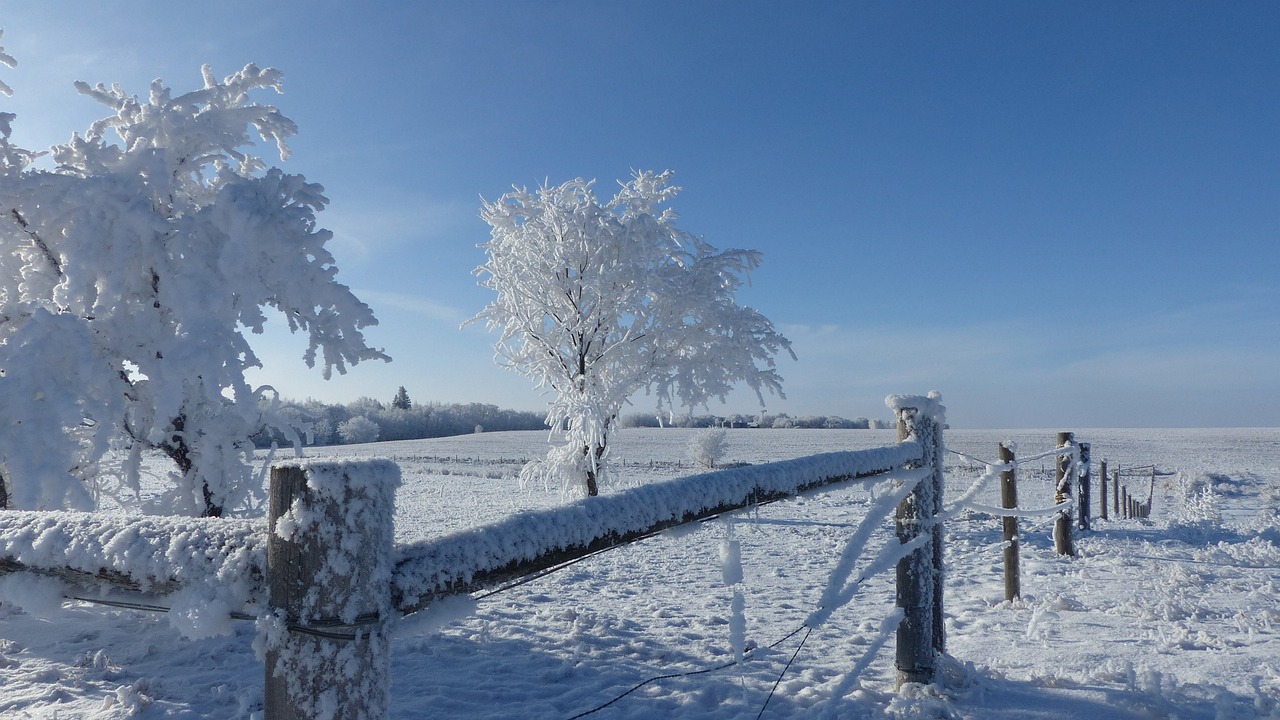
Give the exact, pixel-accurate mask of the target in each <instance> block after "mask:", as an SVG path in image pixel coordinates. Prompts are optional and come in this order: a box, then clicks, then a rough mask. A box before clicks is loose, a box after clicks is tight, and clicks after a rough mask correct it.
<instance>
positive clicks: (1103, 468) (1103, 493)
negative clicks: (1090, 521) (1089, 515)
mask: <svg viewBox="0 0 1280 720" xmlns="http://www.w3.org/2000/svg"><path fill="white" fill-rule="evenodd" d="M1098 491H1099V492H1098V509H1099V510H1100V511H1101V514H1102V519H1103V520H1106V519H1107V461H1106V460H1103V461H1102V462H1101V463H1099V468H1098Z"/></svg>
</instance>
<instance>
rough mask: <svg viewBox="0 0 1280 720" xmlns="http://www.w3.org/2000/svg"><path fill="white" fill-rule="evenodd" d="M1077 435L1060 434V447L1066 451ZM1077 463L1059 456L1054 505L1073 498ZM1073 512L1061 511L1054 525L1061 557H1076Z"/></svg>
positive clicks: (1066, 456) (1064, 455) (1064, 454)
mask: <svg viewBox="0 0 1280 720" xmlns="http://www.w3.org/2000/svg"><path fill="white" fill-rule="evenodd" d="M1074 438H1075V434H1074V433H1069V432H1060V433H1058V447H1059V448H1063V449H1066V448H1067V447H1068V446H1070V445H1071V444H1072V443H1073V442H1074ZM1074 468H1075V463H1074V462H1072V460H1071V456H1070V455H1069V454H1066V453H1063V454H1062V455H1059V456H1058V473H1057V485H1056V488H1057V489H1056V491H1055V493H1054V496H1053V500H1054V504H1055V505H1061V504H1062V503H1064V502H1066V501H1067V498H1069V497H1071V490H1072V488H1071V486H1072V483H1073V482H1074V478H1072V477H1071V475H1072V470H1073V469H1074ZM1071 524H1072V523H1071V511H1070V510H1059V511H1058V519H1057V520H1055V521H1054V523H1053V546H1054V549H1056V550H1057V551H1058V554H1059V555H1075V554H1076V551H1075V547H1073V545H1072V542H1071Z"/></svg>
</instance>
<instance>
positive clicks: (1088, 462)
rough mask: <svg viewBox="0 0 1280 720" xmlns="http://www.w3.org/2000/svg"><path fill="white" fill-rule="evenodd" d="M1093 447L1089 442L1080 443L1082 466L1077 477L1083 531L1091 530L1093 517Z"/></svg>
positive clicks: (1080, 520)
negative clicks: (1090, 495)
mask: <svg viewBox="0 0 1280 720" xmlns="http://www.w3.org/2000/svg"><path fill="white" fill-rule="evenodd" d="M1091 447H1092V446H1091V445H1090V444H1089V443H1087V442H1082V443H1080V465H1079V468H1080V469H1079V472H1078V473H1077V475H1076V477H1077V478H1078V481H1079V483H1080V491H1079V494H1078V496H1079V498H1080V502H1079V503H1078V504H1079V506H1080V519H1079V522H1080V529H1081V530H1088V529H1089V521H1090V519H1091V518H1090V515H1092V513H1093V508H1092V507H1091V503H1090V497H1089V493H1090V492H1091V490H1092V478H1093V475H1092V474H1091V473H1092V469H1091V468H1092V464H1093V458H1092V457H1090V448H1091Z"/></svg>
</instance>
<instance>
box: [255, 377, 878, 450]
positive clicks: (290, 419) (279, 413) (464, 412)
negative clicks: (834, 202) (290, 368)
mask: <svg viewBox="0 0 1280 720" xmlns="http://www.w3.org/2000/svg"><path fill="white" fill-rule="evenodd" d="M274 415H275V416H276V418H277V423H278V424H283V425H285V426H287V427H290V428H292V429H293V430H294V431H296V432H297V433H298V435H299V436H300V437H301V438H302V441H303V443H304V444H307V445H345V444H351V443H365V442H376V441H378V440H418V439H422V438H436V437H448V436H451V435H467V434H470V433H475V432H499V431H503V430H546V429H547V423H546V418H545V416H544V415H543V414H542V413H539V412H531V411H528V410H504V409H502V408H499V407H498V406H497V405H486V404H484V403H436V402H428V403H418V402H412V401H410V400H409V395H408V393H407V392H405V390H404V388H400V390H399V392H397V393H396V396H395V398H393V399H392V401H391V402H390V403H383V402H381V401H379V400H375V399H373V398H369V397H362V398H360V399H358V400H356V401H354V402H350V403H347V404H345V405H342V404H329V403H324V402H320V401H318V400H306V401H305V402H296V401H291V400H284V401H282V402H281V403H280V404H279V405H278V406H277V407H276V408H275V409H274ZM618 424H619V425H620V426H621V427H624V428H627V427H653V428H656V427H681V428H706V427H726V428H748V427H750V428H826V429H838V430H859V429H861V430H866V429H868V428H870V429H879V428H892V427H893V424H892V423H890V422H888V421H885V420H869V419H867V418H864V417H859V418H854V419H852V420H848V419H846V418H842V417H840V416H838V415H801V416H798V417H792V416H790V415H787V414H786V413H778V414H772V415H771V414H768V413H765V414H761V415H741V414H739V415H680V416H677V417H674V418H669V419H668V418H662V420H661V421H659V418H658V416H657V415H655V414H652V413H632V414H629V415H624V416H622V417H621V418H619V420H618ZM253 442H254V444H255V445H256V446H258V447H270V446H271V444H272V443H276V444H278V445H279V446H280V447H287V446H288V445H290V444H291V440H290V439H289V437H288V435H287V434H286V433H285V432H284V431H282V430H279V429H275V428H271V429H264V430H262V431H261V432H259V433H258V434H257V435H254V437H253Z"/></svg>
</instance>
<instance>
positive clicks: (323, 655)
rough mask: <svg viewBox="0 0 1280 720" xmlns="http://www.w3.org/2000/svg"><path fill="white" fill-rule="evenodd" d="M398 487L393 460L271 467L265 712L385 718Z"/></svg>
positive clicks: (277, 716)
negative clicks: (394, 525)
mask: <svg viewBox="0 0 1280 720" xmlns="http://www.w3.org/2000/svg"><path fill="white" fill-rule="evenodd" d="M397 485H399V470H398V468H397V467H396V466H395V464H394V463H391V462H390V461H387V460H364V461H346V462H324V461H305V460H298V461H291V462H287V463H281V464H278V465H275V466H273V467H272V468H271V490H270V495H271V497H270V501H271V507H270V514H269V517H270V530H269V531H268V535H267V578H266V581H267V588H268V595H269V599H268V613H267V614H266V615H265V616H264V617H263V618H260V619H259V628H260V632H261V633H262V635H263V638H264V640H265V645H266V660H265V665H266V676H265V685H264V700H263V709H264V717H265V719H266V720H303V719H304V718H316V717H332V718H335V719H338V720H356V719H362V720H381V719H382V718H386V717H387V713H388V703H389V694H388V691H389V688H390V664H391V663H390V660H391V646H390V637H389V633H388V628H387V623H388V621H389V618H390V615H391V570H392V565H391V562H392V557H391V552H392V540H393V526H392V517H393V510H394V503H395V488H396V486H397Z"/></svg>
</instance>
